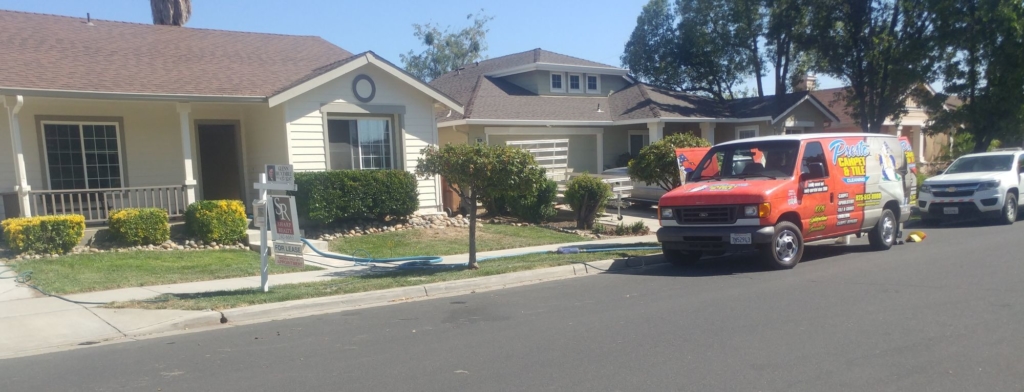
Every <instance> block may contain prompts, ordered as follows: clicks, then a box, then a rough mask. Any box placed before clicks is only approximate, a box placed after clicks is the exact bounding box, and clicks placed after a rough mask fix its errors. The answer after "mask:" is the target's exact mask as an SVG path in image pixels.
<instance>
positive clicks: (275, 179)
mask: <svg viewBox="0 0 1024 392" xmlns="http://www.w3.org/2000/svg"><path fill="white" fill-rule="evenodd" d="M263 173H264V174H266V177H267V182H266V183H258V185H257V188H256V189H266V190H271V191H294V190H295V171H294V169H293V167H292V165H266V166H265V167H264V169H263Z"/></svg>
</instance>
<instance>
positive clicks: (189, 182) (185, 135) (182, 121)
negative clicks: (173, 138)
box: [178, 102, 196, 205]
mask: <svg viewBox="0 0 1024 392" xmlns="http://www.w3.org/2000/svg"><path fill="white" fill-rule="evenodd" d="M190 112H192V104H191V103H188V102H179V103H178V123H179V125H180V126H181V155H182V159H183V160H184V162H185V205H189V204H192V203H193V202H195V201H196V179H195V177H194V176H193V172H192V169H193V165H192V127H191V126H190V125H189V113H190Z"/></svg>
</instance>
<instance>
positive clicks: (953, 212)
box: [942, 207, 960, 215]
mask: <svg viewBox="0 0 1024 392" xmlns="http://www.w3.org/2000/svg"><path fill="white" fill-rule="evenodd" d="M942 213H943V214H946V215H956V214H959V213H960V208H959V207H946V208H943V209H942Z"/></svg>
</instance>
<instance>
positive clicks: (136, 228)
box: [110, 208, 171, 245]
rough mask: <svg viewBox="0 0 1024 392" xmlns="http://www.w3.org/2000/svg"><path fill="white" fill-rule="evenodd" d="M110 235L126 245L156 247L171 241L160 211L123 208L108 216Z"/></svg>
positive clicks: (163, 212) (165, 214)
mask: <svg viewBox="0 0 1024 392" xmlns="http://www.w3.org/2000/svg"><path fill="white" fill-rule="evenodd" d="M110 233H111V235H113V236H114V239H115V240H117V241H119V242H121V243H125V244H128V245H157V244H162V243H164V242H165V241H167V240H169V239H171V226H170V225H168V224H167V211H164V210H162V209H159V208H125V209H123V210H117V211H115V212H114V213H112V214H110Z"/></svg>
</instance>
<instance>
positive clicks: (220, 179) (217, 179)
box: [196, 124, 243, 200]
mask: <svg viewBox="0 0 1024 392" xmlns="http://www.w3.org/2000/svg"><path fill="white" fill-rule="evenodd" d="M196 134H197V137H196V138H197V141H198V143H199V169H200V170H199V172H200V180H201V184H200V185H201V186H202V197H203V199H204V200H243V199H242V196H243V193H242V164H241V154H240V153H239V152H240V149H239V147H238V139H239V137H238V129H237V127H236V126H235V125H234V124H199V125H197V126H196Z"/></svg>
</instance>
